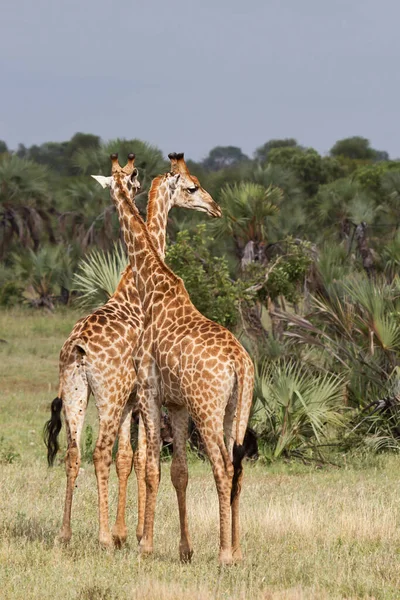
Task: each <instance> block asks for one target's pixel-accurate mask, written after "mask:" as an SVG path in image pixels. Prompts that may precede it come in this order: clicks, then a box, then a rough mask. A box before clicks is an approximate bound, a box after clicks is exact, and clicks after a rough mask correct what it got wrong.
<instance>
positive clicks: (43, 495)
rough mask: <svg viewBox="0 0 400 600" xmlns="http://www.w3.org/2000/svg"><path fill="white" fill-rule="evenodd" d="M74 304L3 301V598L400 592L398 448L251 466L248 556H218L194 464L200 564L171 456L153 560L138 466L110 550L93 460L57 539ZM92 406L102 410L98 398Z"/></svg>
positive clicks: (206, 486) (201, 470)
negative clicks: (41, 310) (62, 389)
mask: <svg viewBox="0 0 400 600" xmlns="http://www.w3.org/2000/svg"><path fill="white" fill-rule="evenodd" d="M75 317H76V315H72V316H71V315H70V314H69V315H68V314H66V315H62V314H61V315H56V316H47V315H45V316H38V315H35V314H31V313H24V312H21V311H19V312H15V311H14V312H11V313H0V338H3V339H6V340H8V342H9V343H8V344H1V346H0V353H1V356H0V377H1V381H2V385H1V389H0V432H1V433H0V436H3V438H4V439H3V441H2V442H1V446H2V448H3V449H4V448H5V447H13V448H11V450H12V449H13V452H14V453H16V452H17V453H19V455H20V457H19V458H17V459H15V460H13V456H12V454H10V455H9V459H7V458H4V457H5V454H4V452H3V454H2V453H1V450H2V448H0V460H1V456H3V459H2V463H1V464H0V490H1V492H0V586H1V587H0V597H1V598H5V599H7V600H8V599H10V600H20V599H21V600H22V599H23V600H29V599H42V598H48V597H53V598H54V597H55V598H59V599H72V598H74V599H80V600H103V599H107V600H108V599H125V598H130V599H139V598H140V600H155V599H157V600H158V599H160V600H172V599H178V600H179V599H181V598H191V599H199V600H203V599H204V600H209V599H214V598H221V599H222V598H243V599H244V598H246V599H253V598H254V599H256V598H264V599H271V600H278V599H279V600H309V599H325V598H329V599H336V598H370V599H372V598H377V599H378V598H379V599H381V598H385V599H386V598H387V599H395V598H396V599H397V598H399V596H400V594H399V589H400V555H399V553H400V533H399V527H398V524H399V523H398V522H399V519H400V502H399V493H398V489H399V486H398V475H397V473H398V471H399V461H398V459H397V458H396V457H393V456H391V457H386V458H381V459H380V460H370V461H369V462H370V464H369V466H364V467H363V468H361V467H360V465H359V466H358V468H354V467H348V468H344V469H340V470H333V469H327V470H315V469H313V468H311V467H310V468H305V467H301V468H299V467H297V466H296V465H283V464H278V465H276V466H274V467H273V468H267V467H265V466H262V465H260V464H259V465H257V466H248V467H247V469H246V480H245V485H244V489H243V495H242V498H243V502H242V531H243V536H242V538H243V550H244V554H245V561H244V563H243V564H241V565H238V566H235V567H232V568H225V569H222V570H220V569H219V568H218V565H217V560H216V559H217V550H218V548H217V545H218V517H217V499H216V493H215V489H214V483H213V480H212V476H211V473H210V469H209V466H208V465H203V464H200V463H198V462H196V463H193V464H191V467H190V472H191V476H190V484H189V493H188V498H189V519H190V527H191V532H192V538H193V543H194V548H195V555H194V558H193V563H192V564H191V565H181V564H180V563H179V561H178V536H179V525H178V516H177V507H176V501H175V497H174V493H173V490H172V486H171V484H170V481H169V475H168V467H169V466H168V464H164V465H163V476H162V482H161V489H160V494H159V498H158V505H157V521H156V546H155V554H154V557H152V558H150V559H146V560H143V559H142V560H140V559H139V557H138V554H137V550H136V543H135V536H134V531H135V518H136V493H135V485H134V479H133V478H131V482H130V493H129V504H128V527H129V531H130V538H129V544H128V545H127V547H126V548H124V549H123V550H121V551H115V552H105V551H101V550H100V549H99V548H98V546H97V541H96V536H97V495H96V485H95V478H94V474H93V467H92V466H91V465H84V471H83V472H82V473H81V475H80V476H79V479H78V486H77V489H76V494H75V499H74V512H73V531H74V535H73V539H72V542H71V544H70V546H69V547H67V548H63V547H59V546H57V545H54V538H55V536H56V533H57V531H58V528H59V526H60V521H61V515H62V505H63V497H64V489H65V475H64V469H63V466H62V465H61V464H59V465H57V466H56V467H55V468H54V469H51V470H48V469H47V467H46V462H45V449H44V447H43V445H42V442H41V428H42V426H43V422H44V421H45V419H46V418H47V416H48V406H49V402H50V401H51V399H52V398H53V397H54V395H55V393H56V389H57V363H58V350H59V347H60V345H61V343H62V342H63V340H64V338H65V336H66V334H67V333H68V331H69V328H70V327H71V325H72V323H73V321H74V319H75ZM89 419H90V420H91V422H94V419H95V412H94V411H93V409H92V412H91V414H90V415H89ZM7 460H9V462H7ZM114 471H115V470H114V469H113V471H112V478H111V491H110V505H111V511H112V515H115V509H116V477H115V472H114Z"/></svg>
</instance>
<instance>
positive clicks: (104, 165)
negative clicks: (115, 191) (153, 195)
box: [72, 139, 169, 202]
mask: <svg viewBox="0 0 400 600" xmlns="http://www.w3.org/2000/svg"><path fill="white" fill-rule="evenodd" d="M114 152H117V153H118V154H119V156H120V161H121V163H122V162H123V161H124V160H126V157H127V156H128V154H129V153H131V152H134V153H135V154H136V161H135V166H136V167H137V168H138V169H139V178H140V185H141V194H138V195H137V196H136V199H135V201H136V202H137V201H138V199H139V198H140V196H141V195H142V196H145V195H146V193H147V191H148V189H149V187H150V184H151V181H152V179H153V178H154V177H156V176H157V175H159V174H160V173H162V172H165V171H166V170H167V168H168V167H169V163H168V166H167V163H166V161H165V160H164V157H163V154H162V152H161V150H160V149H159V148H157V147H156V146H152V145H151V144H148V143H147V142H143V141H142V140H138V139H133V140H125V139H115V140H111V141H110V142H107V143H106V144H102V145H101V146H100V147H99V148H95V147H90V148H88V149H82V148H80V149H79V150H77V152H75V154H74V157H73V161H72V162H73V164H74V165H75V166H76V167H78V168H79V170H80V172H81V173H83V174H85V175H91V174H103V175H108V174H109V172H110V154H113V153H114Z"/></svg>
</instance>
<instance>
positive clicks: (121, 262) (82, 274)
mask: <svg viewBox="0 0 400 600" xmlns="http://www.w3.org/2000/svg"><path fill="white" fill-rule="evenodd" d="M127 265H128V259H127V257H126V254H125V250H124V248H123V246H122V244H121V243H119V244H114V250H113V251H111V252H104V251H103V250H93V251H92V252H91V253H90V254H89V255H87V256H85V257H84V258H83V259H82V260H81V261H80V262H79V263H78V268H77V271H76V273H75V274H74V277H73V282H72V287H73V289H74V290H75V291H76V292H79V294H80V296H79V297H78V298H77V300H76V303H77V304H78V305H79V306H80V307H81V308H85V309H90V310H93V309H95V308H98V307H99V306H101V305H102V304H104V303H105V302H107V300H108V299H109V298H110V296H112V295H113V294H114V292H115V290H116V289H117V286H118V283H119V280H120V278H121V275H122V272H123V271H124V269H125V268H126V267H127Z"/></svg>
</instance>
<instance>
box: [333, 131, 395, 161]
mask: <svg viewBox="0 0 400 600" xmlns="http://www.w3.org/2000/svg"><path fill="white" fill-rule="evenodd" d="M330 155H331V156H336V157H339V156H344V157H346V158H351V159H358V160H371V161H380V160H389V155H388V153H387V152H384V151H380V150H374V148H371V145H370V141H369V140H368V139H367V138H364V137H361V136H358V135H355V136H353V137H349V138H344V139H342V140H338V141H337V142H336V143H335V144H334V146H332V148H331V150H330Z"/></svg>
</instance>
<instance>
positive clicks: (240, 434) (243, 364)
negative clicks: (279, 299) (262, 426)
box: [231, 352, 254, 504]
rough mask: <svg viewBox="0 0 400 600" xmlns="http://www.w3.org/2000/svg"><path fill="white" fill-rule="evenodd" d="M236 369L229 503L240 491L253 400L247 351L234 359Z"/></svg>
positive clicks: (252, 372) (251, 373)
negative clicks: (234, 430)
mask: <svg viewBox="0 0 400 600" xmlns="http://www.w3.org/2000/svg"><path fill="white" fill-rule="evenodd" d="M235 362H236V364H235V367H236V368H235V370H236V390H237V404H236V433H235V441H234V444H233V460H232V463H233V479H232V491H231V504H232V502H233V500H234V499H235V497H236V496H237V495H238V493H239V492H240V480H241V474H242V472H243V465H242V463H243V459H244V457H245V456H246V446H245V444H244V438H245V435H246V429H247V423H248V421H249V416H250V410H251V404H252V400H253V387H254V367H253V362H252V360H251V358H250V357H249V356H248V354H247V352H246V353H245V356H240V357H238V358H237V360H236V361H235Z"/></svg>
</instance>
